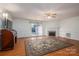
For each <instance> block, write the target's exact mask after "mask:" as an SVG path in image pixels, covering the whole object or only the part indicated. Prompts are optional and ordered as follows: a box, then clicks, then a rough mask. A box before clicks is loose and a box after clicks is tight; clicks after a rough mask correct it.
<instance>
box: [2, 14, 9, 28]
mask: <svg viewBox="0 0 79 59" xmlns="http://www.w3.org/2000/svg"><path fill="white" fill-rule="evenodd" d="M2 16H3V18H4V24H5V25H4V27H5V28H7V19H8V13H3V14H2Z"/></svg>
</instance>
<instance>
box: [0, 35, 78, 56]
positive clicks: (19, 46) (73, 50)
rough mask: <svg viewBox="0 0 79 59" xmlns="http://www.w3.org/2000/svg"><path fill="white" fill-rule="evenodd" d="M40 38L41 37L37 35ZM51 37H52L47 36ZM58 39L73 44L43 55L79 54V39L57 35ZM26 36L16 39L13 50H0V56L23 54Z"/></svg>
mask: <svg viewBox="0 0 79 59" xmlns="http://www.w3.org/2000/svg"><path fill="white" fill-rule="evenodd" d="M39 38H42V37H39ZM49 38H52V37H49ZM57 38H59V39H60V40H63V41H65V42H67V43H71V44H73V46H70V47H67V48H64V49H61V50H58V51H55V52H51V53H49V54H46V55H45V56H79V41H77V40H71V39H66V38H61V37H57ZM27 40H28V38H21V39H18V41H17V43H16V45H15V47H14V49H13V50H9V51H0V56H25V55H26V53H25V43H24V42H25V41H27Z"/></svg>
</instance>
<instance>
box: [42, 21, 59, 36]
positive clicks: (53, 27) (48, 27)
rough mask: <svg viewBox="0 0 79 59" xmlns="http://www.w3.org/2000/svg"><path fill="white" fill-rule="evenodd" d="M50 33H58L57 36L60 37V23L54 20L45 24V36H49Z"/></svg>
mask: <svg viewBox="0 0 79 59" xmlns="http://www.w3.org/2000/svg"><path fill="white" fill-rule="evenodd" d="M48 31H56V36H58V35H59V21H58V20H53V21H48V22H43V34H44V35H48Z"/></svg>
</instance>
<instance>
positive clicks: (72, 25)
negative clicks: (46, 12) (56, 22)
mask: <svg viewBox="0 0 79 59" xmlns="http://www.w3.org/2000/svg"><path fill="white" fill-rule="evenodd" d="M66 33H71V37H68V38H72V39H78V40H79V17H73V18H69V19H64V20H62V21H61V22H60V36H62V37H67V36H66Z"/></svg>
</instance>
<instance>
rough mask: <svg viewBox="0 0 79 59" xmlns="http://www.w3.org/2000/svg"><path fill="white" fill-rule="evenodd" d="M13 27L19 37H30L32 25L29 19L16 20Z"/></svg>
mask: <svg viewBox="0 0 79 59" xmlns="http://www.w3.org/2000/svg"><path fill="white" fill-rule="evenodd" d="M13 29H15V30H16V31H17V36H18V37H29V36H31V27H30V23H29V21H27V20H20V19H19V20H18V19H16V20H14V21H13Z"/></svg>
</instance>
